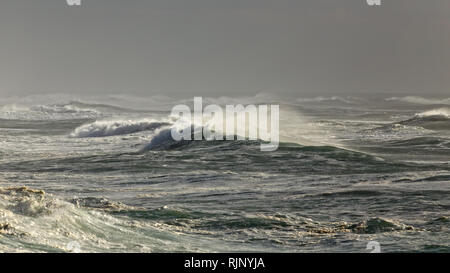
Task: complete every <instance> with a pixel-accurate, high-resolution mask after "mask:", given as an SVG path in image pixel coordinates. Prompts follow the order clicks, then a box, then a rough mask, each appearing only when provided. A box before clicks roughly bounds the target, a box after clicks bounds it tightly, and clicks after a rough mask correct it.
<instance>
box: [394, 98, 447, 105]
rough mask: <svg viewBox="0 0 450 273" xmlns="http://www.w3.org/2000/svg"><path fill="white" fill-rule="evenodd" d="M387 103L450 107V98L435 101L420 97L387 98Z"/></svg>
mask: <svg viewBox="0 0 450 273" xmlns="http://www.w3.org/2000/svg"><path fill="white" fill-rule="evenodd" d="M386 101H400V102H407V103H413V104H424V105H439V104H442V105H450V98H443V99H433V98H423V97H419V96H406V97H391V98H387V99H386Z"/></svg>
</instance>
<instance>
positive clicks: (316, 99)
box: [297, 96, 352, 104]
mask: <svg viewBox="0 0 450 273" xmlns="http://www.w3.org/2000/svg"><path fill="white" fill-rule="evenodd" d="M330 101H331V102H333V101H335V102H343V103H346V104H350V103H352V101H351V100H350V99H349V98H343V97H338V96H332V97H323V96H319V97H314V98H298V99H297V102H330Z"/></svg>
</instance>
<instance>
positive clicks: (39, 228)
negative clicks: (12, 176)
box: [0, 187, 210, 252]
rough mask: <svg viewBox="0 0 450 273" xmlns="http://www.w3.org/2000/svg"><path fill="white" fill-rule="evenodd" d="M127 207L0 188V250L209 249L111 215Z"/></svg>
mask: <svg viewBox="0 0 450 273" xmlns="http://www.w3.org/2000/svg"><path fill="white" fill-rule="evenodd" d="M127 209H131V208H130V207H127V206H125V205H123V204H121V203H115V202H112V201H109V200H107V199H105V198H95V197H88V198H76V199H73V200H71V202H66V201H64V200H60V199H57V198H55V197H54V196H53V195H51V194H47V193H45V192H44V191H42V190H34V189H30V188H27V187H11V188H0V242H1V243H0V252H21V251H26V252H74V251H75V252H99V251H103V252H105V251H107V252H120V251H132V252H152V251H156V252H165V251H169V252H176V251H194V250H198V249H208V246H207V245H208V244H209V243H210V242H203V241H202V240H197V242H198V243H197V244H194V245H193V244H192V240H193V239H192V238H190V237H188V236H183V235H179V234H176V233H174V232H171V231H168V230H164V229H162V228H159V227H158V226H154V225H151V224H147V223H145V222H143V221H139V220H132V219H130V218H128V217H115V216H113V215H111V213H113V212H118V211H122V210H127ZM188 242H190V243H188ZM74 246H76V248H75V249H74Z"/></svg>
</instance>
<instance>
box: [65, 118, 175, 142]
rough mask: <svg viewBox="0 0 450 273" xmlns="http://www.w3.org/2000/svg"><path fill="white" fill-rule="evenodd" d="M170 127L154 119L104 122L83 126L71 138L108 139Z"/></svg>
mask: <svg viewBox="0 0 450 273" xmlns="http://www.w3.org/2000/svg"><path fill="white" fill-rule="evenodd" d="M165 125H169V123H168V122H163V121H156V120H153V119H139V120H102V121H95V122H93V123H89V124H85V125H82V126H80V127H78V128H76V129H75V130H74V131H73V132H72V133H71V134H70V136H71V137H78V138H83V137H106V136H116V135H126V134H133V133H137V132H142V131H149V130H155V129H157V128H160V127H161V126H165Z"/></svg>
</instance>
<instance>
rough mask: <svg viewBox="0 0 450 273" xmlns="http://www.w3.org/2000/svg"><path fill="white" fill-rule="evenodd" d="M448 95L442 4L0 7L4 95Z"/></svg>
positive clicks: (408, 0) (448, 51)
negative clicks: (372, 5)
mask: <svg viewBox="0 0 450 273" xmlns="http://www.w3.org/2000/svg"><path fill="white" fill-rule="evenodd" d="M259 92H279V93H281V94H288V93H290V94H295V95H296V96H309V95H322V94H323V95H325V94H333V95H339V94H374V93H390V94H421V95H423V96H426V95H436V94H441V95H442V94H443V95H446V94H447V95H448V94H450V1H449V0H429V1H424V0H382V5H381V6H380V7H370V6H368V5H367V4H366V1H365V0H126V1H125V0H82V6H81V7H70V6H67V4H66V0H2V1H1V3H0V95H2V96H9V95H22V94H23V95H25V94H37V93H71V94H78V93H79V94H106V93H109V94H117V93H128V94H150V95H152V94H165V95H169V96H176V95H183V96H188V97H192V96H194V95H209V96H235V95H252V94H256V93H259Z"/></svg>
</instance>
